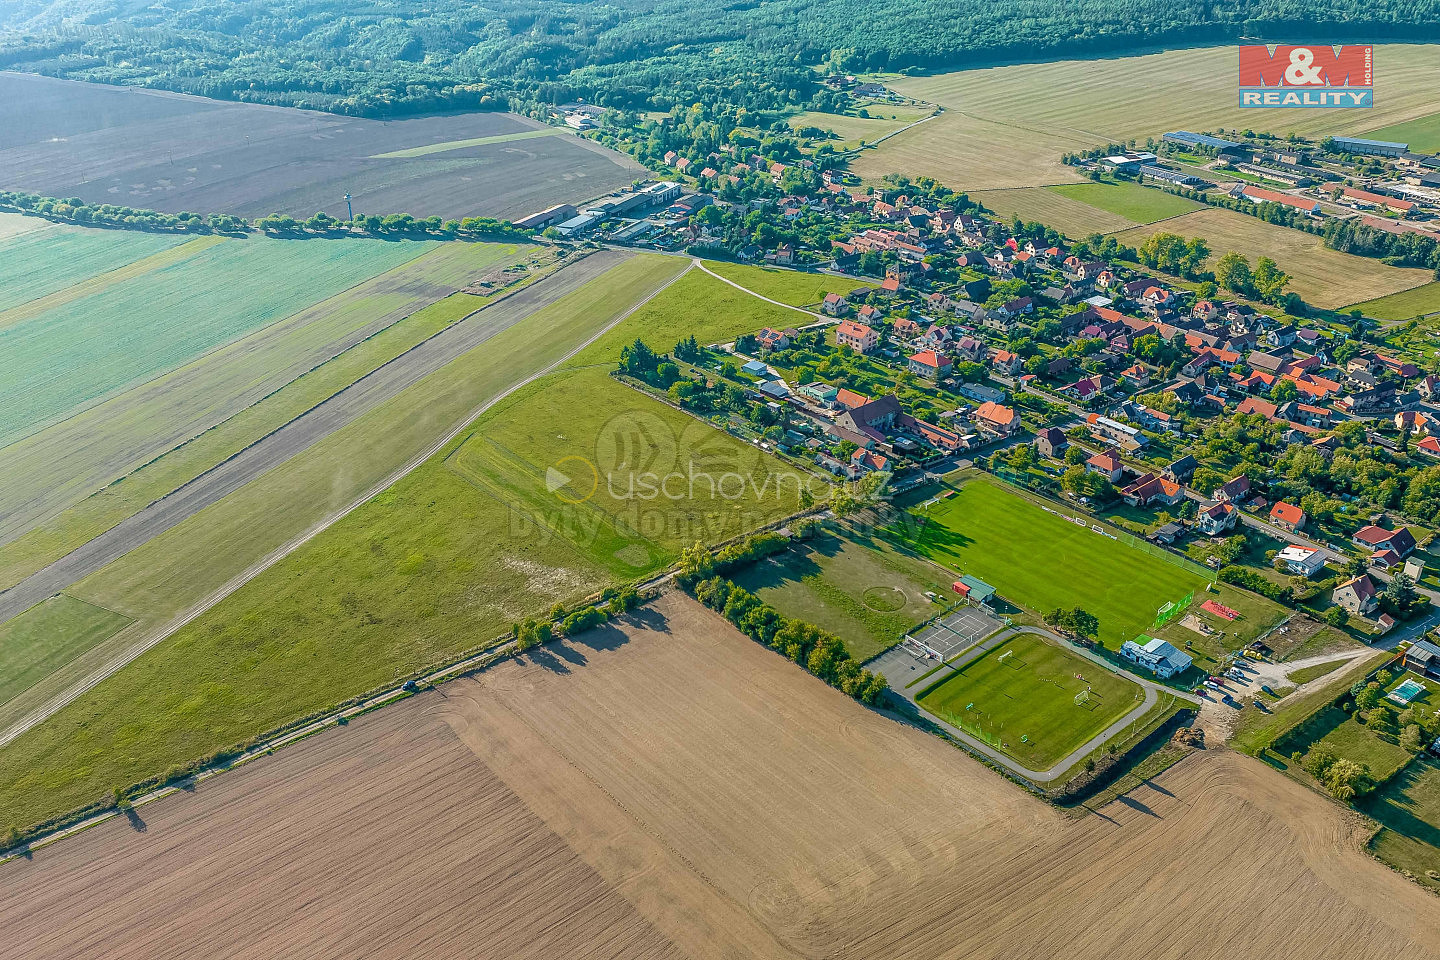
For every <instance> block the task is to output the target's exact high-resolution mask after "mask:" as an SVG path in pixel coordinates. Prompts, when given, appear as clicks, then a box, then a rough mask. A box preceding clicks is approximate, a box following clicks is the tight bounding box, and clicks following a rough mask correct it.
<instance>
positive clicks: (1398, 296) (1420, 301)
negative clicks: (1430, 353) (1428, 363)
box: [1354, 281, 1440, 349]
mask: <svg viewBox="0 0 1440 960" xmlns="http://www.w3.org/2000/svg"><path fill="white" fill-rule="evenodd" d="M1354 309H1356V310H1359V311H1360V312H1361V313H1363V314H1365V316H1367V317H1373V318H1375V319H1376V320H1410V319H1412V318H1414V317H1424V316H1428V315H1430V314H1437V313H1440V281H1436V282H1434V283H1426V284H1423V285H1421V286H1418V287H1412V288H1411V289H1409V290H1403V291H1401V292H1400V293H1392V294H1391V295H1390V296H1388V297H1381V298H1380V299H1378V300H1367V301H1365V302H1364V303H1357V304H1354ZM1431 329H1433V328H1431ZM1432 339H1433V338H1432ZM1432 349H1434V345H1432Z"/></svg>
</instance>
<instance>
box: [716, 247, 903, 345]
mask: <svg viewBox="0 0 1440 960" xmlns="http://www.w3.org/2000/svg"><path fill="white" fill-rule="evenodd" d="M705 266H706V268H707V269H709V270H711V271H713V272H715V273H718V274H719V275H720V276H722V277H724V278H725V279H726V280H731V281H734V282H735V283H738V284H740V286H742V287H744V288H745V289H746V290H749V291H751V292H753V293H756V294H759V295H760V296H762V297H769V298H770V299H771V300H778V301H779V302H781V303H788V304H789V305H790V306H792V307H804V308H806V309H808V310H812V311H818V310H819V308H820V304H821V303H822V302H823V301H824V299H825V297H826V295H827V294H831V293H838V294H840V295H841V296H842V297H843V296H845V295H846V294H848V293H850V292H851V291H852V290H859V289H862V288H863V289H872V288H874V286H875V282H874V281H873V280H860V279H857V278H855V277H836V276H832V275H831V274H828V273H802V272H800V271H798V270H780V269H777V268H774V267H757V266H752V265H750V264H745V263H729V262H727V261H724V260H707V261H705ZM813 321H814V318H813V317H811V318H806V317H803V316H801V315H799V314H796V315H795V316H794V317H791V318H790V320H789V322H788V323H786V324H785V326H794V325H796V324H804V323H810V322H813ZM756 329H757V330H758V329H759V327H757V328H756Z"/></svg>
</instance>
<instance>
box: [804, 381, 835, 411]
mask: <svg viewBox="0 0 1440 960" xmlns="http://www.w3.org/2000/svg"><path fill="white" fill-rule="evenodd" d="M839 392H840V391H839V390H837V389H836V388H835V387H833V386H831V385H830V384H828V383H820V382H819V381H816V382H815V383H806V384H803V385H801V387H800V396H802V397H804V398H805V399H806V400H809V401H811V402H812V403H815V404H818V405H820V406H822V407H833V406H835V398H836V396H838V395H839Z"/></svg>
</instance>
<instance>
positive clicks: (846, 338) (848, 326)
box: [835, 320, 880, 353]
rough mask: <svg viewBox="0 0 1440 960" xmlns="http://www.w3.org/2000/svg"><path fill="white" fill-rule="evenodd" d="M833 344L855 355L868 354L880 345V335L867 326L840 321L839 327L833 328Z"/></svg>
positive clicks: (854, 322) (851, 321)
mask: <svg viewBox="0 0 1440 960" xmlns="http://www.w3.org/2000/svg"><path fill="white" fill-rule="evenodd" d="M835 342H836V343H837V344H839V345H840V346H842V347H849V348H850V349H851V350H854V351H855V352H856V353H869V352H870V351H872V350H874V349H875V347H876V345H877V344H879V343H880V334H878V333H876V332H875V329H874V328H873V327H871V326H869V325H868V324H864V323H857V322H856V321H854V320H842V321H840V326H838V327H836V328H835Z"/></svg>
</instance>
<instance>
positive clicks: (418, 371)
mask: <svg viewBox="0 0 1440 960" xmlns="http://www.w3.org/2000/svg"><path fill="white" fill-rule="evenodd" d="M623 259H625V255H624V254H621V253H617V252H611V251H601V252H599V253H595V254H592V255H591V256H589V257H586V258H585V259H583V260H580V261H578V262H576V263H572V264H569V265H567V266H564V267H561V268H560V269H559V270H557V271H556V272H554V273H552V274H551V275H550V276H548V277H545V278H544V279H541V280H538V281H536V282H535V283H533V284H531V285H530V286H528V287H526V288H525V289H523V290H521V291H519V292H517V293H515V294H513V295H511V296H510V297H507V298H506V299H504V300H501V301H499V302H498V303H494V304H491V305H490V306H488V307H483V308H481V309H480V310H477V311H476V312H475V313H472V314H470V315H469V316H468V317H465V318H464V319H463V320H460V321H458V322H457V323H454V324H452V325H451V326H449V327H447V328H445V329H444V330H442V331H441V332H440V333H437V334H436V335H435V336H433V337H431V338H430V339H429V340H426V341H425V342H423V343H421V344H419V345H417V346H415V347H414V348H413V349H411V350H409V351H407V352H405V353H403V354H401V355H400V356H399V357H397V358H395V359H394V360H391V361H390V362H389V363H386V364H385V365H384V366H382V367H380V368H378V369H376V370H374V371H372V372H371V373H369V374H367V375H366V376H364V377H362V378H360V379H359V380H357V381H356V382H355V383H353V384H351V385H350V386H349V387H346V388H345V389H344V390H342V391H340V392H339V393H337V394H336V395H335V396H333V397H331V398H330V399H328V400H326V401H324V402H323V403H321V404H319V405H318V406H315V407H312V408H311V409H310V410H308V411H306V412H305V413H303V414H301V415H300V416H298V417H296V418H295V419H294V420H291V421H290V422H289V423H287V424H285V425H284V426H283V427H280V428H279V429H278V430H276V431H274V432H273V433H270V434H268V435H266V436H265V437H263V438H261V439H260V440H258V441H256V442H255V443H253V444H251V445H250V446H249V447H246V448H245V449H244V450H242V451H241V452H239V453H237V454H236V455H235V456H233V457H231V458H230V459H228V460H225V461H223V462H222V463H220V464H218V465H216V466H214V467H212V468H210V469H209V470H207V471H206V472H205V473H203V474H201V475H200V476H198V477H196V478H195V479H194V480H191V481H190V482H189V483H187V484H185V485H184V486H182V487H180V488H179V489H177V490H175V491H173V492H172V493H170V494H168V495H166V496H165V497H163V498H161V499H160V500H157V501H155V502H154V503H152V504H150V506H148V507H146V508H145V509H143V510H141V511H140V512H139V513H136V514H133V515H132V516H130V517H127V518H126V519H125V520H122V521H121V522H120V523H118V524H116V525H115V526H114V527H111V528H110V529H109V530H107V531H106V532H104V533H102V534H100V535H99V536H97V537H95V538H94V539H93V540H91V541H89V542H88V543H85V544H84V545H82V546H80V547H77V548H76V549H75V550H74V551H72V552H71V553H68V554H66V555H65V556H63V557H61V558H60V559H58V560H56V561H54V562H53V563H51V564H50V565H49V566H47V567H44V568H43V569H41V570H38V571H36V572H35V573H34V574H32V575H30V576H29V577H27V578H26V579H24V580H22V581H21V582H20V583H17V584H16V585H15V586H13V587H11V588H10V589H8V590H5V591H0V622H3V621H5V620H8V619H9V618H11V617H13V616H15V615H16V614H18V613H20V612H22V611H24V610H26V609H27V608H29V607H31V606H33V605H34V604H36V603H39V602H40V601H42V600H44V599H46V598H48V597H52V596H54V595H55V594H57V593H59V592H60V591H62V590H64V589H65V588H66V587H68V586H70V585H71V584H73V583H75V582H77V581H79V580H81V579H83V578H84V577H86V576H89V575H90V574H92V573H94V572H95V571H97V570H99V569H100V568H101V567H104V566H106V565H107V564H109V563H111V562H113V561H115V560H118V559H119V558H120V557H123V556H124V555H125V554H127V553H129V552H130V551H131V550H134V549H135V548H136V547H138V546H140V545H141V544H144V543H146V542H148V541H150V540H151V539H153V538H155V537H157V536H159V535H160V534H162V533H164V532H165V531H167V530H169V529H170V528H172V527H174V526H175V525H177V524H179V523H181V522H182V521H184V520H186V519H188V518H189V517H191V516H193V515H194V514H195V513H197V512H199V511H200V510H203V509H204V508H206V507H208V506H210V505H211V504H213V503H215V502H217V501H218V500H220V499H221V498H223V497H225V496H227V495H229V494H231V493H234V492H235V491H236V490H238V489H240V488H241V487H243V486H245V484H247V483H249V482H250V481H251V480H254V479H255V478H257V477H259V476H261V475H263V474H265V473H268V472H269V471H270V470H272V469H274V468H275V467H277V466H279V465H280V464H282V463H284V462H285V461H287V460H289V459H290V458H291V457H293V456H295V455H296V454H298V453H300V452H302V451H304V450H306V449H307V448H309V447H311V446H313V445H314V444H316V443H318V442H319V441H320V440H323V439H324V438H325V437H327V436H329V435H330V434H331V433H334V432H335V431H336V430H338V429H340V428H341V427H343V426H345V425H346V424H348V423H350V422H352V421H353V420H355V419H356V418H357V417H359V416H361V415H362V414H364V413H366V412H368V411H370V410H373V409H374V408H375V407H377V406H379V405H380V404H381V403H384V402H385V401H386V400H388V399H390V398H391V397H393V396H395V395H396V394H398V393H399V392H400V391H402V390H404V389H405V388H406V387H409V386H411V385H413V384H414V383H416V382H417V381H419V380H420V379H422V378H424V377H426V376H428V375H429V374H431V373H434V372H435V371H436V370H438V369H440V368H441V367H443V366H445V365H446V364H447V363H449V362H450V361H452V360H454V359H455V358H457V357H459V356H460V355H462V354H464V353H466V352H467V351H469V350H472V349H474V348H475V347H476V346H478V345H479V344H481V343H484V342H485V341H486V340H488V339H490V338H491V337H493V336H495V335H496V334H498V333H500V332H501V331H503V330H505V329H507V328H509V327H511V326H514V325H515V324H517V323H519V322H520V321H521V320H524V319H525V318H526V317H528V316H530V315H531V314H532V313H534V312H535V311H537V310H539V309H541V308H542V307H545V306H547V305H549V304H551V303H553V302H555V301H556V300H558V299H560V298H561V297H563V296H565V295H566V294H569V293H572V292H573V291H575V290H577V289H579V288H580V287H581V286H582V285H583V284H585V283H586V282H588V281H590V280H592V279H594V278H595V277H596V276H598V275H600V274H601V273H603V272H605V271H606V270H607V269H609V268H610V267H612V266H614V265H615V264H616V263H618V262H620V261H621V260H623Z"/></svg>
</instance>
